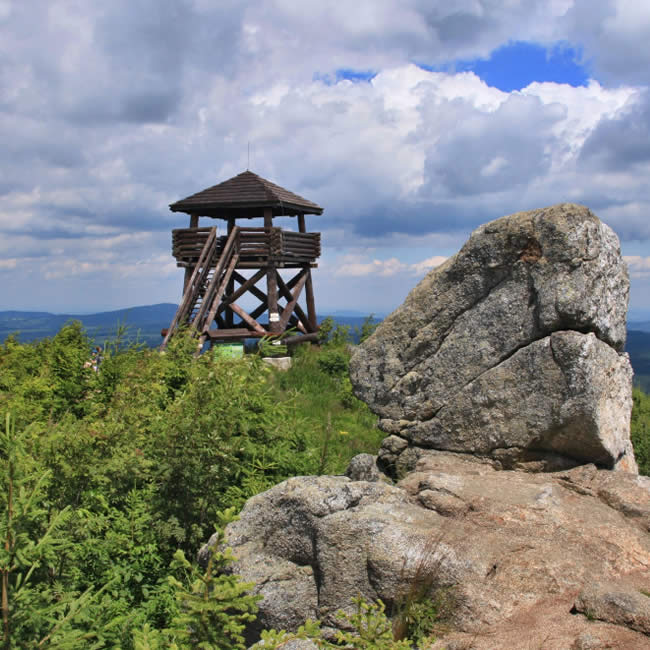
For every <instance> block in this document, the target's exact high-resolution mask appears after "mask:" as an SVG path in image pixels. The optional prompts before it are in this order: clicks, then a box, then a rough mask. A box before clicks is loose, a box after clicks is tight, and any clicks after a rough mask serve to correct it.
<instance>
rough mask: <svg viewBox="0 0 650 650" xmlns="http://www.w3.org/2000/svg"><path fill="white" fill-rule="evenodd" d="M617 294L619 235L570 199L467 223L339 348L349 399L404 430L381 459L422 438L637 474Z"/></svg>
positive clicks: (516, 457)
mask: <svg viewBox="0 0 650 650" xmlns="http://www.w3.org/2000/svg"><path fill="white" fill-rule="evenodd" d="M628 295H629V279H628V272H627V268H626V265H625V263H624V261H623V259H622V257H621V253H620V246H619V242H618V238H617V237H616V235H615V234H614V232H613V231H612V230H611V228H609V227H608V226H606V225H605V224H603V223H602V222H601V221H600V220H599V219H598V218H597V217H596V216H594V215H593V214H592V213H591V212H590V211H589V210H588V209H587V208H585V207H583V206H579V205H573V204H561V205H556V206H553V207H550V208H545V209H541V210H533V211H531V212H521V213H517V214H513V215H510V216H508V217H503V218H501V219H497V220H496V221H493V222H491V223H488V224H485V225H483V226H481V227H480V228H478V229H477V230H476V231H474V232H473V233H472V235H471V237H470V239H469V240H468V241H467V243H466V244H465V245H464V246H463V248H462V249H461V250H460V251H459V252H458V253H457V254H456V255H454V256H453V257H452V258H450V259H449V260H447V261H446V262H445V263H444V264H443V265H441V266H440V267H438V268H436V269H434V270H433V271H431V272H430V273H429V274H428V275H427V276H426V277H425V278H424V279H423V280H422V281H421V282H420V284H418V286H417V287H415V288H414V289H413V290H412V291H411V293H410V294H409V295H408V297H407V298H406V300H405V302H404V304H403V305H402V306H401V307H399V308H398V309H397V310H396V311H395V312H393V313H392V314H391V315H390V316H389V317H388V318H387V319H386V320H385V321H384V322H383V323H381V324H380V325H379V327H378V328H377V330H376V331H375V333H374V334H373V335H372V336H371V337H370V338H369V339H368V340H367V341H366V342H365V343H364V344H363V345H361V346H360V347H359V348H358V350H357V351H356V352H355V354H354V355H353V357H352V361H351V364H350V375H351V379H352V384H353V386H354V389H355V392H356V394H357V396H358V397H359V398H360V399H362V400H363V401H365V402H366V403H367V404H368V405H369V406H370V408H371V409H372V410H373V411H375V412H376V413H377V414H378V415H380V417H381V418H382V419H381V421H380V426H381V427H382V429H383V430H384V431H386V432H387V433H389V434H392V436H391V438H400V439H402V440H403V441H405V442H404V444H403V445H402V450H401V452H400V453H399V454H392V455H391V451H390V450H386V449H384V450H383V451H382V454H380V457H381V458H383V459H384V460H386V459H392V462H393V466H392V468H391V467H390V466H388V467H383V469H388V470H391V469H392V470H393V471H394V470H395V466H396V465H397V466H399V465H400V457H401V465H402V469H407V470H408V469H409V468H412V466H413V463H414V462H415V460H416V459H417V457H418V455H419V452H418V451H417V450H419V449H421V448H429V449H438V450H448V451H456V452H465V453H472V454H480V455H484V456H488V457H492V458H494V459H497V460H505V461H506V462H505V465H504V466H513V464H515V465H516V463H526V462H529V461H531V459H532V461H531V462H533V463H534V464H533V465H532V467H534V468H535V469H546V470H552V469H558V468H559V467H564V466H567V465H571V464H572V465H577V464H580V463H585V462H593V463H596V464H597V465H598V466H601V467H606V468H616V469H624V470H627V471H630V472H633V473H634V472H636V463H635V461H634V456H633V452H632V447H631V445H630V442H629V419H630V412H631V408H632V397H631V393H632V369H631V366H630V363H629V359H628V357H627V355H625V354H624V353H623V347H624V344H625V334H626V325H625V317H626V311H627V303H628ZM390 444H391V445H392V447H396V446H397V447H399V446H400V444H401V443H399V441H396V440H392V442H390ZM405 459H406V460H405ZM508 463H509V464H510V465H508ZM388 465H390V463H388Z"/></svg>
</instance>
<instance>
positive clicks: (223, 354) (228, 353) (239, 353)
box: [214, 343, 244, 359]
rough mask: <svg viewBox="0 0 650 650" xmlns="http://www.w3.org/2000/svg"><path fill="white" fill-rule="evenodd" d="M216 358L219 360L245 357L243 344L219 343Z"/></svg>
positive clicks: (215, 351) (216, 348)
mask: <svg viewBox="0 0 650 650" xmlns="http://www.w3.org/2000/svg"><path fill="white" fill-rule="evenodd" d="M214 356H215V357H217V358H218V359H240V358H241V357H243V356H244V344H243V343H217V344H216V345H215V346H214Z"/></svg>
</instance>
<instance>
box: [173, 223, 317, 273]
mask: <svg viewBox="0 0 650 650" xmlns="http://www.w3.org/2000/svg"><path fill="white" fill-rule="evenodd" d="M210 230H211V228H179V229H177V230H172V254H173V255H174V257H175V258H176V262H177V265H178V266H194V265H195V264H196V263H197V261H198V259H199V257H200V255H201V251H202V250H203V247H204V245H205V242H206V241H207V239H208V236H209V234H210ZM227 239H228V237H226V236H222V237H218V238H217V256H219V255H220V254H221V252H222V251H223V248H224V246H225V244H226V241H227ZM238 239H239V242H238V243H239V246H238V248H239V263H238V265H239V266H259V263H262V264H263V263H264V262H265V261H267V260H271V261H273V262H274V263H276V264H284V265H294V264H295V265H301V264H311V263H314V262H315V260H316V259H318V258H319V257H320V253H321V247H320V233H319V232H306V233H301V232H291V231H288V230H282V228H239V238H238ZM217 259H218V257H217Z"/></svg>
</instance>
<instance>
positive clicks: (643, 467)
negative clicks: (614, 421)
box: [630, 388, 650, 476]
mask: <svg viewBox="0 0 650 650" xmlns="http://www.w3.org/2000/svg"><path fill="white" fill-rule="evenodd" d="M632 399H633V404H634V405H633V408H632V420H631V423H630V429H631V438H632V446H633V447H634V455H635V456H636V461H637V463H638V465H639V473H640V474H643V475H645V476H650V395H647V394H646V393H644V392H643V391H642V390H641V389H640V388H635V389H634V392H633V395H632Z"/></svg>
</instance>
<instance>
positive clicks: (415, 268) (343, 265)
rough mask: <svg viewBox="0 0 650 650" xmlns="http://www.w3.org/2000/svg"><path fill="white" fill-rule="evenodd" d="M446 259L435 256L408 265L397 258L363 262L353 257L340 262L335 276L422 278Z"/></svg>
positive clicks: (346, 257) (347, 257)
mask: <svg viewBox="0 0 650 650" xmlns="http://www.w3.org/2000/svg"><path fill="white" fill-rule="evenodd" d="M446 259H447V258H446V257H443V256H441V255H434V256H433V257H429V258H427V259H425V260H422V261H421V262H415V263H413V264H407V263H405V262H402V261H400V260H399V259H397V258H396V257H391V258H389V259H387V260H378V259H374V260H371V261H362V260H359V259H358V258H357V257H356V256H354V255H351V256H345V257H344V258H343V259H342V260H339V261H338V263H337V266H336V269H335V271H334V275H335V276H340V277H363V276H367V275H377V276H380V277H391V276H394V275H398V274H408V275H412V276H420V275H424V274H425V273H427V272H428V271H430V270H431V269H433V268H435V267H436V266H439V265H440V264H442V263H443V262H444V261H445V260H446Z"/></svg>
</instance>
